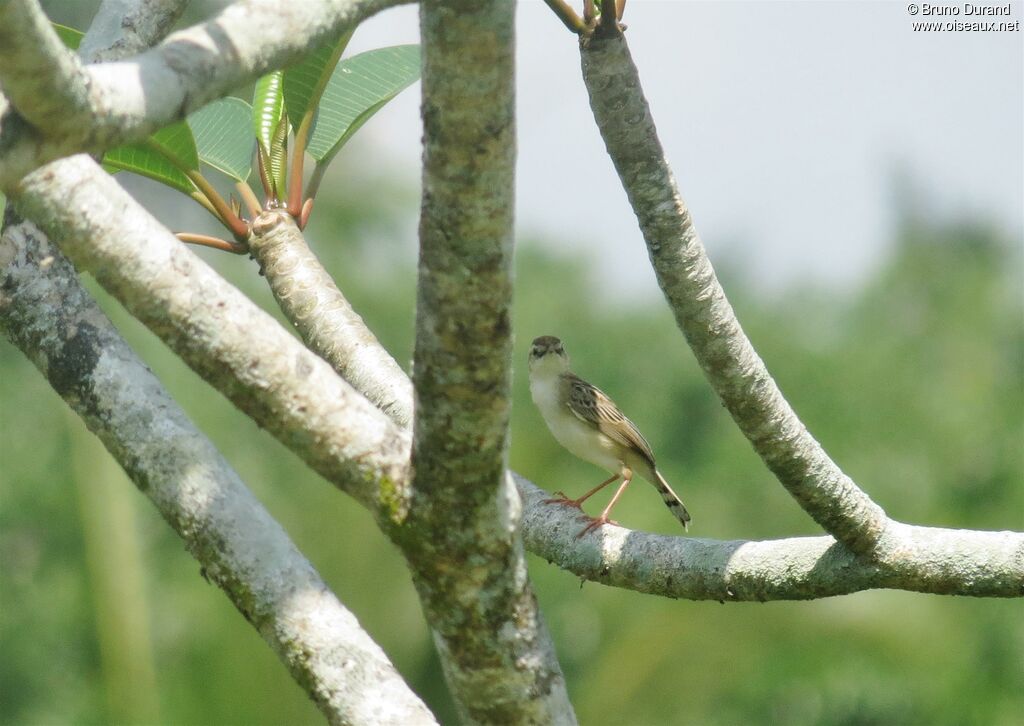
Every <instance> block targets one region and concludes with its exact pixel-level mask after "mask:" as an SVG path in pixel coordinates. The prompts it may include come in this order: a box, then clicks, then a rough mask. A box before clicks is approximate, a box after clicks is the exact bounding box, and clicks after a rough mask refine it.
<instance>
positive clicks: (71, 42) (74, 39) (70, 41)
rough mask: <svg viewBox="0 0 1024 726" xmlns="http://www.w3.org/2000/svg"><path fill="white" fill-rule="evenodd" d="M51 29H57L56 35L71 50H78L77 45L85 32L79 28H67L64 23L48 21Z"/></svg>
mask: <svg viewBox="0 0 1024 726" xmlns="http://www.w3.org/2000/svg"><path fill="white" fill-rule="evenodd" d="M50 25H52V26H53V29H54V30H56V31H57V37H58V38H60V42H61V43H63V44H64V45H66V46H67V47H68V48H70V49H71V50H78V46H79V45H81V43H82V38H83V37H85V33H83V32H82V31H81V30H75V29H74V28H69V27H68V26H66V25H60V24H59V23H50Z"/></svg>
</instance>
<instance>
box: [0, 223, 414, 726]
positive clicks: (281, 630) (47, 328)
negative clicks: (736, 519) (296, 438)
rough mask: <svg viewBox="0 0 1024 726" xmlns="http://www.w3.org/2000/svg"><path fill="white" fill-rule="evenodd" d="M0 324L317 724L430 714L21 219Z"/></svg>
mask: <svg viewBox="0 0 1024 726" xmlns="http://www.w3.org/2000/svg"><path fill="white" fill-rule="evenodd" d="M0 330H3V332H4V334H5V335H7V336H8V337H9V338H10V339H11V341H12V342H14V343H15V344H16V345H17V346H18V347H19V348H21V350H22V351H23V352H24V353H25V355H26V356H27V357H28V358H29V359H30V360H31V361H32V362H33V363H34V364H35V365H36V367H37V368H39V370H40V372H41V373H43V375H44V376H46V378H47V380H48V381H49V382H50V384H51V385H52V386H53V388H54V390H56V391H57V393H58V394H60V395H61V397H63V398H64V400H65V401H67V403H68V405H69V406H71V408H72V409H74V411H75V412H76V413H78V415H79V416H81V417H82V419H83V420H84V421H85V423H86V425H87V426H88V427H89V429H90V430H91V431H92V432H93V433H95V434H96V435H97V436H98V437H99V438H100V440H101V441H103V444H104V445H105V446H106V447H107V449H108V450H109V451H110V453H111V454H112V455H113V457H114V458H115V459H116V460H117V461H118V463H119V464H121V466H122V467H123V468H124V469H125V471H126V472H127V473H128V475H129V476H130V477H131V478H132V480H133V481H134V482H135V483H136V484H137V485H138V487H139V489H140V490H141V491H142V493H143V494H145V495H146V497H148V498H149V499H150V501H152V502H153V505H154V506H155V507H156V508H157V509H158V510H159V512H160V514H161V515H162V516H163V518H164V519H165V520H166V521H167V523H168V524H169V525H170V526H171V528H172V529H174V531H175V532H176V533H177V534H178V535H179V536H180V537H181V538H182V540H184V542H185V545H186V547H187V548H188V551H189V552H190V553H191V554H192V556H193V557H195V558H196V560H197V561H198V562H199V563H200V565H201V566H202V571H203V573H204V574H205V576H206V577H207V579H209V580H210V581H211V582H213V583H214V584H216V585H217V586H218V587H220V588H221V589H222V590H223V591H224V593H225V594H226V595H227V596H228V598H229V599H230V600H231V602H232V603H233V604H234V606H235V607H236V608H237V609H238V611H239V612H240V613H241V614H242V615H243V616H244V617H245V619H246V620H248V621H249V622H250V623H251V624H252V625H253V627H254V628H256V630H257V631H259V633H260V635H261V636H262V637H263V639H264V640H265V641H266V642H267V644H268V645H269V646H270V647H271V648H272V649H273V650H274V651H275V652H276V653H277V654H278V656H279V657H280V658H281V660H282V661H283V662H284V663H285V665H286V666H287V667H288V670H289V672H290V673H291V675H292V677H293V678H294V679H295V680H296V682H298V683H299V685H300V686H301V687H302V688H303V689H304V690H306V692H307V693H308V694H309V696H310V698H312V699H313V701H314V702H315V703H316V704H317V706H318V707H319V708H320V710H321V712H323V714H324V716H325V717H326V718H327V720H328V721H329V722H330V723H333V724H367V725H370V724H373V725H374V726H376V725H377V724H383V723H390V724H395V725H396V726H398V725H402V726H404V725H405V724H410V723H433V722H434V721H433V718H432V716H431V715H430V713H429V711H427V709H426V707H425V706H424V705H423V703H422V702H421V701H420V700H419V699H418V698H417V697H416V695H415V694H414V693H413V692H412V691H411V690H410V689H409V687H408V686H407V685H406V684H405V682H404V681H403V680H402V678H401V676H400V675H399V674H398V672H397V671H396V670H395V668H394V666H393V665H392V664H391V663H390V662H389V661H388V659H387V656H386V655H385V654H384V652H383V651H382V650H381V649H380V647H379V646H378V645H377V644H376V643H374V642H373V640H372V639H371V638H370V636H369V635H368V634H367V633H366V632H365V631H364V630H363V629H362V628H361V627H360V625H359V623H358V621H357V620H356V618H355V616H354V615H353V614H352V613H351V612H349V611H348V610H347V609H346V608H345V607H344V606H343V605H342V604H341V603H340V602H339V601H338V599H337V598H336V597H335V596H334V594H333V593H332V592H331V591H330V590H329V589H328V588H327V585H326V584H324V582H323V580H321V579H320V576H319V575H318V574H317V572H316V570H315V569H314V568H313V566H312V565H311V564H310V563H309V562H308V561H307V560H306V559H305V558H304V557H303V556H302V553H301V552H299V551H298V549H297V548H296V547H295V545H294V544H293V543H292V542H291V540H290V539H289V538H288V535H287V534H286V533H285V532H284V530H283V529H282V528H281V526H280V525H279V524H278V523H277V522H276V521H275V520H274V519H273V517H271V516H270V514H269V512H267V510H266V509H264V508H263V506H262V505H261V504H260V503H259V501H257V499H256V498H255V497H254V496H253V495H252V493H251V492H250V491H249V490H248V489H247V488H246V487H245V485H244V484H243V483H242V481H241V479H239V477H238V475H237V474H236V473H235V471H234V470H233V469H232V468H231V467H230V466H229V465H228V463H227V462H226V461H225V460H224V459H223V457H221V456H220V454H219V453H218V452H217V451H216V450H215V448H214V446H213V444H212V443H210V441H209V440H208V439H207V438H206V437H205V436H204V435H203V434H202V432H200V431H199V430H198V429H196V428H195V426H194V425H193V424H192V422H191V421H189V419H188V417H187V416H186V414H185V412H184V411H182V410H181V408H180V407H178V405H177V404H176V403H175V402H174V401H173V400H172V399H171V397H170V395H169V394H168V393H167V391H166V390H165V389H164V388H163V386H162V385H161V384H160V382H159V381H158V380H157V379H156V377H155V376H154V375H153V374H152V372H151V371H150V370H149V369H148V368H147V367H146V365H145V364H144V363H143V362H142V361H141V360H139V358H138V357H137V356H136V355H135V353H134V352H133V351H132V350H131V349H130V348H129V346H128V344H127V343H126V342H125V341H124V339H123V338H121V336H120V335H119V334H118V333H117V331H116V330H115V329H114V327H113V325H112V324H111V322H110V320H109V319H108V318H107V317H106V316H105V315H104V314H103V312H102V311H101V310H100V309H99V307H97V305H96V303H95V302H94V301H93V300H92V299H91V298H90V297H89V294H88V293H87V292H86V291H85V289H84V288H83V287H82V286H81V284H80V283H79V281H78V277H77V275H76V274H75V271H74V269H73V268H72V267H71V264H70V263H69V262H68V260H67V258H65V257H64V256H63V255H62V254H61V253H60V251H59V250H58V249H56V248H55V247H53V246H51V245H50V243H49V241H48V240H47V239H46V237H45V236H44V235H42V234H41V233H40V232H39V230H37V229H36V228H35V227H34V226H33V225H32V224H31V223H27V222H23V223H21V224H18V225H16V226H13V227H9V228H7V229H5V231H4V233H3V236H2V238H0Z"/></svg>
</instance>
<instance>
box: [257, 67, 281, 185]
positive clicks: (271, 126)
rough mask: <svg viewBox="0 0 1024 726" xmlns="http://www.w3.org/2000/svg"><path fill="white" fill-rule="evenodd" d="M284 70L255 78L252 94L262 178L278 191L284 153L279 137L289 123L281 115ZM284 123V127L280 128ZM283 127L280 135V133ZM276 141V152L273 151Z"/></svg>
mask: <svg viewBox="0 0 1024 726" xmlns="http://www.w3.org/2000/svg"><path fill="white" fill-rule="evenodd" d="M283 81H284V73H283V72H282V71H274V72H273V73H269V74H267V75H265V76H263V77H262V78H260V79H259V80H258V81H256V90H255V91H254V92H253V96H252V123H253V131H254V132H255V134H256V142H257V143H258V144H259V148H260V150H261V151H262V153H263V158H264V159H265V160H266V164H267V166H268V167H269V168H267V169H266V172H267V175H268V177H269V178H268V179H265V180H264V183H266V184H267V185H268V186H269V187H271V188H272V189H274V190H275V191H276V192H277V193H278V194H283V193H284V189H285V186H284V185H285V175H286V173H287V165H286V164H285V163H284V162H285V161H286V156H285V155H284V154H282V153H281V146H280V140H281V139H282V138H284V139H285V140H287V138H288V122H287V118H286V117H285V114H284V89H283ZM282 125H283V129H282V128H281V127H282ZM282 130H283V132H284V133H283V135H282ZM275 143H276V144H277V149H276V151H277V153H275V148H274V146H275Z"/></svg>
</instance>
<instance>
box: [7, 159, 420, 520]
mask: <svg viewBox="0 0 1024 726" xmlns="http://www.w3.org/2000/svg"><path fill="white" fill-rule="evenodd" d="M14 201H15V203H16V204H17V206H18V209H19V211H21V212H22V213H24V214H26V216H29V217H31V218H32V219H34V220H35V221H36V222H37V223H38V224H39V225H40V226H41V227H42V228H43V229H44V230H46V232H47V233H48V234H50V235H51V237H54V238H55V239H57V240H58V241H59V243H60V244H61V246H62V249H63V250H64V252H65V254H67V255H68V256H69V257H70V258H71V259H72V261H74V262H75V264H76V266H78V267H79V268H80V269H85V270H89V271H90V272H91V273H92V274H93V276H94V277H95V278H96V279H97V281H99V282H100V284H101V285H103V286H104V287H105V288H106V289H107V290H108V291H110V292H111V294H113V295H114V296H115V297H117V298H118V299H119V300H120V301H121V302H122V304H124V305H125V306H126V307H127V308H128V309H129V310H130V311H131V312H132V314H134V315H135V316H136V317H137V318H139V319H140V320H141V321H142V322H144V323H145V324H146V325H147V326H149V328H150V329H151V330H153V332H155V333H156V334H157V335H159V336H160V337H161V338H163V340H164V341H165V342H166V343H167V344H168V345H170V346H171V348H173V349H174V350H175V351H176V352H177V353H178V354H179V355H180V356H181V357H182V359H183V360H185V361H186V362H187V363H188V364H189V365H191V366H192V368H193V369H194V370H195V371H196V372H197V373H199V374H200V375H201V376H202V377H204V378H205V379H206V380H207V381H208V382H210V383H211V384H212V385H213V386H214V387H215V388H217V389H219V390H220V391H221V392H222V393H224V395H226V396H227V397H228V398H229V399H230V400H231V401H232V402H234V403H235V405H236V406H238V407H239V408H240V409H241V410H242V411H244V412H245V413H247V414H248V415H249V416H251V417H252V418H253V419H254V420H255V421H257V422H258V423H259V424H260V425H261V426H263V427H264V428H266V429H267V431H269V432H270V433H271V434H272V435H274V436H276V437H277V438H278V439H279V440H280V441H281V442H282V443H284V444H285V445H286V446H288V447H289V448H291V449H292V450H293V451H295V452H296V453H297V454H298V455H299V456H300V457H302V458H303V459H304V460H305V461H306V462H307V463H308V464H309V465H310V466H312V467H313V468H314V469H315V470H316V471H318V472H320V473H321V474H322V475H323V476H324V477H325V478H326V479H328V480H329V481H331V482H333V483H334V484H336V485H337V486H339V487H340V488H342V489H343V490H345V491H346V492H348V493H349V494H351V495H352V496H353V497H355V498H356V499H357V500H358V501H360V502H361V503H362V504H364V505H365V506H366V507H368V508H369V509H370V511H372V512H374V513H375V514H376V516H377V518H378V521H380V522H381V523H382V525H384V526H394V524H395V523H397V522H400V521H402V519H404V516H405V511H406V508H407V505H408V501H407V500H408V489H407V484H406V482H407V468H408V463H407V456H408V452H409V448H410V443H409V436H408V434H407V433H405V432H402V431H400V430H399V429H397V428H396V427H395V426H394V424H392V423H391V421H390V420H388V418H387V417H386V416H384V414H382V413H381V412H380V411H379V410H378V409H376V408H375V407H374V406H372V405H371V404H370V403H369V402H368V401H367V400H366V399H365V398H363V397H362V396H361V395H360V394H358V393H357V392H356V391H354V390H352V388H351V387H350V386H349V385H348V384H347V383H345V381H343V380H342V379H340V378H339V377H338V376H337V375H335V373H334V372H333V371H332V370H331V368H330V366H328V365H327V364H326V363H325V362H324V361H323V360H321V359H320V358H318V357H317V356H316V355H314V354H313V353H311V352H310V351H309V350H307V349H306V348H305V347H303V346H302V344H301V343H300V342H299V341H297V340H295V338H294V337H293V336H291V335H290V334H289V333H288V332H287V331H286V330H284V329H283V328H282V327H281V326H280V324H279V323H278V322H277V321H276V320H274V319H273V318H271V317H270V316H269V315H267V314H266V313H265V312H263V311H262V310H260V309H259V308H258V307H257V306H256V305H254V304H253V303H252V301H250V300H249V299H248V298H247V297H245V296H244V295H243V294H242V293H241V292H239V291H238V290H237V289H236V288H235V287H233V286H232V285H230V284H229V283H227V282H226V281H225V280H224V279H223V278H221V277H220V276H219V275H217V273H216V272H214V271H213V270H212V269H211V268H210V267H209V266H208V265H206V264H205V263H204V262H203V261H202V260H201V259H199V258H198V257H196V256H195V254H193V253H192V252H191V251H190V250H189V249H188V248H186V247H185V246H184V245H183V244H182V243H181V242H180V241H178V240H177V239H176V238H175V237H174V236H173V235H171V233H170V232H168V231H167V230H166V229H165V228H164V227H162V226H161V225H160V223H159V222H157V221H156V220H155V219H153V217H152V216H151V215H150V214H149V213H148V212H146V211H145V210H144V209H142V207H140V206H139V205H138V204H137V203H136V202H135V201H134V200H132V199H131V197H130V196H129V195H128V194H127V193H126V192H125V191H124V190H123V189H122V188H121V187H120V185H118V184H117V182H116V181H114V179H113V178H112V177H111V176H110V175H108V174H107V173H106V172H104V171H102V170H101V169H100V167H99V166H98V165H97V164H96V163H95V162H94V161H92V160H91V159H89V158H88V157H83V156H77V157H74V158H72V159H66V160H63V161H61V162H55V163H53V164H50V165H48V166H46V167H44V168H43V169H40V170H38V171H36V172H34V173H32V174H30V175H29V176H28V177H26V178H25V180H24V181H23V183H22V185H21V186H20V193H19V196H18V197H17V198H16V199H15V200H14Z"/></svg>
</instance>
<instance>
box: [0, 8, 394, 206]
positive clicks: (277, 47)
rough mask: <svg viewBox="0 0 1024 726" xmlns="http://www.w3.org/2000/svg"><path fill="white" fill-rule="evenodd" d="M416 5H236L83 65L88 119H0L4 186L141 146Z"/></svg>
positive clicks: (2, 116)
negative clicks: (122, 56) (136, 50)
mask: <svg viewBox="0 0 1024 726" xmlns="http://www.w3.org/2000/svg"><path fill="white" fill-rule="evenodd" d="M408 1H409V0H303V2H291V3H277V2H245V1H240V2H235V3H233V4H232V5H230V6H228V7H227V8H226V9H225V10H224V11H223V12H221V13H220V14H219V15H218V16H217V17H216V18H214V19H212V20H210V21H207V22H205V23H201V24H199V25H195V26H193V27H191V28H187V29H185V30H181V31H178V32H176V33H173V34H172V35H170V36H169V37H168V38H167V39H166V40H165V41H163V42H162V43H161V44H160V45H158V46H156V47H155V48H153V49H152V50H149V51H147V52H145V53H142V54H141V55H139V56H137V57H135V58H133V59H131V60H127V61H120V62H113V63H101V64H97V65H90V66H88V67H86V68H85V69H84V75H85V78H84V85H85V87H86V89H87V91H88V97H87V103H86V110H87V114H86V118H85V119H83V121H82V122H81V123H80V124H79V125H77V126H76V127H75V128H62V131H63V133H62V134H60V135H57V136H45V135H40V134H39V133H37V132H36V131H35V130H34V129H32V128H31V127H30V126H28V125H26V123H25V119H24V118H22V117H21V116H20V115H19V114H17V113H12V112H11V111H10V110H8V112H7V113H6V114H0V190H3V191H5V192H11V191H12V188H13V186H14V185H15V184H16V183H17V182H18V180H19V179H21V177H23V176H24V175H25V174H27V173H28V172H30V171H31V170H33V169H35V168H37V167H39V166H41V165H42V164H44V163H46V162H48V161H52V160H54V159H57V158H59V157H62V156H67V155H69V154H73V153H76V152H80V151H85V152H89V153H101V152H103V151H105V150H107V149H109V148H111V147H113V146H117V145H118V144H123V143H128V142H132V141H141V140H142V139H144V138H146V137H147V136H149V135H150V134H151V133H153V132H154V131H156V130H158V129H160V128H162V127H163V126H166V125H168V124H170V123H172V122H174V121H178V120H180V119H183V118H185V116H186V115H187V114H189V113H191V112H192V111H195V110H196V109H198V108H200V107H202V106H204V105H205V104H207V103H209V102H210V101H212V100H214V99H216V98H219V97H220V96H223V95H224V94H226V93H227V92H229V91H231V90H233V89H235V88H237V87H238V86H241V85H243V84H245V83H249V82H251V81H253V80H255V79H256V78H258V77H259V76H260V75H262V74H264V73H265V72H267V71H269V70H273V69H275V68H281V67H283V66H286V65H288V64H289V63H293V62H295V61H296V60H298V59H299V58H300V57H301V56H302V55H303V54H304V53H306V52H307V51H308V50H309V49H310V48H314V47H316V46H317V45H319V44H321V43H323V42H324V41H326V40H327V39H329V38H332V37H336V36H337V35H339V34H340V33H343V32H346V31H348V30H351V29H353V28H354V27H355V26H356V25H357V24H358V23H359V22H360V21H362V20H364V19H365V18H367V17H369V16H371V15H373V14H374V13H376V12H378V11H380V10H382V9H384V8H387V7H391V6H394V5H399V4H402V3H404V2H408ZM8 2H18V3H23V2H27V0H8ZM5 82H6V79H5ZM2 105H3V104H0V106H2Z"/></svg>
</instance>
